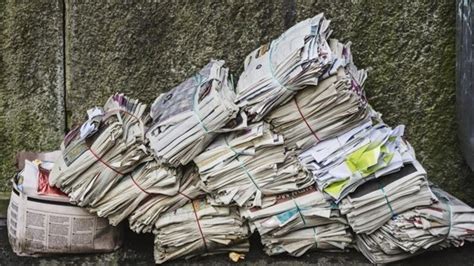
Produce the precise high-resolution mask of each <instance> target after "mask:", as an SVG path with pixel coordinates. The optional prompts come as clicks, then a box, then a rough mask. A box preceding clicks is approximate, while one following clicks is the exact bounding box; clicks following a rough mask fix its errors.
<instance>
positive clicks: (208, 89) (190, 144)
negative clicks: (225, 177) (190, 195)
mask: <svg viewBox="0 0 474 266" xmlns="http://www.w3.org/2000/svg"><path fill="white" fill-rule="evenodd" d="M223 66H224V61H218V60H211V62H210V63H209V64H207V65H206V66H205V67H204V68H203V69H201V71H199V73H197V74H196V75H195V76H193V77H191V78H188V79H187V80H186V81H184V82H183V83H181V84H179V85H178V86H177V87H175V88H173V89H172V90H170V91H169V92H167V93H163V94H161V95H160V96H159V97H158V98H157V99H156V100H155V102H154V103H153V105H152V107H151V112H150V115H151V117H152V118H153V123H152V126H151V128H150V129H149V130H148V131H147V134H146V137H147V138H148V140H149V141H150V147H151V149H152V150H153V151H154V153H155V155H156V157H157V158H158V159H159V160H160V161H161V162H165V163H169V164H171V165H173V166H178V165H186V164H187V163H189V162H190V161H191V160H192V159H194V157H196V156H197V155H198V154H199V153H200V152H202V151H203V150H204V149H205V148H206V146H207V145H208V144H209V143H210V142H211V141H212V139H213V138H214V137H215V136H216V133H218V132H222V131H227V130H234V129H236V128H239V127H240V126H245V125H246V117H245V115H244V116H242V115H238V112H239V108H238V107H237V106H236V105H235V104H234V99H235V94H234V91H233V84H231V82H230V81H229V80H228V75H229V74H228V69H227V68H224V67H223Z"/></svg>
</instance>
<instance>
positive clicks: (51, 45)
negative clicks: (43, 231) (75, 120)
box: [0, 1, 64, 191]
mask: <svg viewBox="0 0 474 266" xmlns="http://www.w3.org/2000/svg"><path fill="white" fill-rule="evenodd" d="M58 3H59V2H57V1H53V2H46V1H42V2H40V1H34V2H26V1H21V2H8V3H5V2H4V1H2V4H1V5H0V10H1V11H0V12H1V13H2V15H1V16H0V24H1V25H2V26H1V27H2V28H1V30H2V31H1V33H0V34H1V35H0V52H1V55H2V57H1V58H2V60H1V62H0V65H1V70H2V71H0V73H1V74H0V75H1V76H0V77H1V79H0V81H1V83H0V91H1V93H0V154H1V155H0V174H1V176H2V178H1V179H0V191H2V190H3V191H5V190H8V189H9V188H8V185H7V180H8V179H9V178H10V177H11V176H12V174H13V171H14V157H15V153H16V152H18V151H21V150H32V151H35V150H36V151H40V150H50V149H55V148H57V147H58V146H59V140H60V139H61V136H62V133H63V130H64V118H63V113H64V106H63V100H62V99H63V89H62V57H61V56H62V55H61V51H62V49H61V45H62V38H61V35H62V33H61V27H60V26H61V12H60V9H59V6H58Z"/></svg>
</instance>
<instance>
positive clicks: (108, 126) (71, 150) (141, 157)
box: [49, 94, 152, 206]
mask: <svg viewBox="0 0 474 266" xmlns="http://www.w3.org/2000/svg"><path fill="white" fill-rule="evenodd" d="M145 108H146V105H144V104H142V103H140V102H139V101H138V100H135V99H131V98H128V97H126V96H124V95H123V94H115V95H113V96H112V97H110V98H109V99H108V100H107V102H106V104H105V105H104V107H103V108H100V107H95V108H93V109H90V110H88V111H87V115H88V120H87V121H86V122H84V123H83V124H82V126H81V127H77V128H76V129H74V130H72V131H71V132H69V133H68V134H67V135H66V137H65V138H64V141H63V142H62V143H61V156H59V158H58V160H57V161H56V163H55V165H54V168H53V169H52V170H51V174H50V178H49V183H50V185H51V186H56V187H58V188H60V189H61V190H62V191H63V192H65V193H67V194H68V196H69V197H70V199H71V201H73V202H75V203H76V204H77V205H79V206H88V205H91V204H94V203H96V202H98V201H100V200H101V199H102V198H103V197H104V196H105V195H106V194H107V192H108V191H109V190H110V189H112V188H113V187H115V186H116V185H117V184H119V183H120V182H121V181H122V179H123V177H124V176H126V175H127V174H129V173H130V172H132V171H133V170H134V169H135V167H136V166H137V165H139V164H140V163H142V162H145V161H148V160H151V159H152V157H150V156H148V154H147V148H146V147H145V145H144V125H143V122H142V119H143V118H144V115H145V114H144V113H145Z"/></svg>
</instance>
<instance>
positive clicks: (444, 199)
mask: <svg viewBox="0 0 474 266" xmlns="http://www.w3.org/2000/svg"><path fill="white" fill-rule="evenodd" d="M441 198H442V199H443V201H444V204H446V205H447V206H448V212H449V220H448V222H449V228H448V233H447V234H446V238H445V239H448V237H449V235H450V234H451V229H452V228H453V211H452V209H451V205H450V204H449V199H448V198H447V197H444V196H443V197H441Z"/></svg>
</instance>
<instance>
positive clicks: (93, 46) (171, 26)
mask: <svg viewBox="0 0 474 266" xmlns="http://www.w3.org/2000/svg"><path fill="white" fill-rule="evenodd" d="M132 2H133V1H108V2H107V3H104V2H102V1H100V2H94V1H74V0H66V1H65V3H66V4H65V7H64V11H63V12H61V11H62V10H61V9H62V6H61V4H58V3H62V1H59V2H54V1H53V2H52V3H50V4H23V5H21V7H23V8H19V7H18V6H17V5H16V4H11V3H10V2H8V3H4V2H2V0H0V3H1V4H0V12H1V13H2V14H3V13H7V14H8V15H7V16H4V15H2V16H1V20H2V23H1V25H0V27H1V29H2V36H1V37H2V40H3V41H2V40H0V43H1V44H2V46H1V47H2V48H1V49H2V51H1V54H2V61H1V64H0V67H1V70H2V71H1V72H0V78H1V79H0V89H1V90H2V93H1V94H0V108H2V113H1V117H0V121H1V124H0V141H1V143H0V151H1V152H2V156H1V160H0V171H1V173H2V176H4V177H5V178H6V177H7V176H8V175H9V174H10V173H11V161H12V160H11V156H12V155H13V154H14V152H16V151H17V150H20V149H42V150H46V149H51V148H54V147H57V146H58V145H59V141H58V140H59V138H60V136H61V134H62V129H63V128H64V127H65V126H66V123H67V124H68V126H70V125H71V124H73V123H77V122H80V121H81V119H82V118H83V116H84V114H85V110H87V109H88V108H90V107H91V106H93V105H101V104H103V102H104V101H105V100H106V99H107V97H108V96H109V95H110V94H112V93H114V92H116V91H119V92H125V93H128V94H131V95H132V96H135V97H138V98H140V99H141V100H143V101H146V102H148V103H151V102H152V101H153V99H154V98H155V97H156V96H157V95H158V94H159V93H160V92H161V91H165V90H168V89H170V88H172V87H173V86H174V85H176V84H178V83H179V82H180V81H182V80H184V79H185V78H186V77H187V76H189V75H191V74H192V73H194V72H195V71H196V70H198V69H199V68H200V67H201V66H202V65H204V64H205V63H206V62H207V61H208V60H209V59H211V58H219V59H224V60H226V61H227V63H228V66H229V67H230V68H231V70H232V72H233V73H234V74H235V76H237V77H238V74H240V72H241V71H242V61H243V59H244V58H245V56H246V54H248V53H249V52H250V51H252V50H253V49H255V48H257V47H258V46H259V44H262V43H265V42H268V41H270V40H271V39H272V38H275V37H276V36H278V35H279V34H281V33H282V32H283V31H284V30H285V29H287V28H288V27H290V26H291V25H293V24H294V23H295V22H297V21H300V20H303V19H305V18H307V17H310V16H313V15H315V14H317V13H319V12H324V13H325V14H326V16H327V17H328V18H330V19H332V28H333V29H334V34H333V36H334V37H337V38H339V39H341V40H344V41H349V40H350V41H351V42H352V43H353V46H352V48H353V53H354V57H355V61H356V63H357V64H358V66H359V67H363V68H368V69H369V78H368V80H367V83H366V90H367V94H368V96H369V100H370V103H371V104H372V105H373V106H374V107H375V108H376V109H377V110H378V111H380V112H381V113H382V114H383V115H384V118H385V120H386V122H387V123H389V124H390V125H393V126H395V125H397V124H405V125H406V126H407V128H406V137H407V139H408V140H409V141H410V142H411V143H412V145H413V146H414V147H415V150H416V152H417V155H418V158H419V159H420V161H421V162H422V163H423V165H424V166H425V167H426V168H427V170H428V173H429V176H430V178H431V180H433V181H434V182H436V183H438V184H439V185H440V186H442V187H443V188H445V189H446V190H448V191H450V192H452V193H453V194H455V195H457V196H459V197H461V198H462V199H464V200H466V201H468V202H470V203H474V184H470V183H471V180H473V178H474V175H473V173H472V172H471V171H470V170H469V169H468V167H467V166H466V164H465V162H464V161H463V159H462V156H461V153H460V149H459V144H458V141H457V137H456V116H455V80H454V78H455V73H454V67H455V27H456V25H455V15H456V6H455V3H454V1H448V0H443V1H409V0H404V1H381V0H379V1H368V0H367V1H363V0H353V1H347V0H337V1H293V0H287V1H237V0H235V1H231V0H228V1H209V0H208V1H141V2H139V3H136V2H133V3H132ZM33 6H34V7H33ZM46 17H47V18H46ZM63 19H64V23H65V24H64V25H65V31H64V43H65V47H64V48H65V55H64V57H61V56H59V57H56V55H58V53H59V55H61V51H62V48H63V47H62V42H61V41H60V40H61V37H62V35H61V30H60V29H61V26H62V20H63ZM4 21H5V22H4ZM58 38H59V39H58ZM54 40H56V41H54ZM7 43H13V44H15V45H16V46H17V47H19V48H18V49H17V50H12V48H11V47H10V48H8V47H9V46H8V45H7ZM58 51H59V52H58ZM11 58H19V59H21V60H15V59H11ZM61 58H65V65H66V67H65V73H66V74H65V75H66V76H65V79H66V80H65V81H66V87H65V88H64V86H63V85H62V82H61V78H62V76H61V73H62V63H63V62H62V61H61ZM46 59H51V60H46ZM53 59H54V60H53ZM32 64H33V65H36V67H32ZM5 69H9V70H8V71H5ZM12 71H13V72H12ZM15 71H16V72H15ZM40 71H41V72H40ZM3 72H8V73H9V74H2V73H3ZM44 73H47V75H45V74H44ZM45 77H48V78H47V79H46V78H45ZM45 80H47V81H48V82H49V83H45V82H46V81H45ZM38 84H41V86H39V85H38ZM38 88H42V89H38ZM64 91H66V94H65V96H66V97H65V101H63V99H64V97H63V96H64V95H63V94H61V93H62V92H64ZM27 95H28V97H26V96H27ZM31 97H34V98H35V99H38V100H39V101H36V102H31V101H30V98H31ZM11 98H13V99H14V101H13V105H12V104H9V103H8V102H9V99H11ZM38 102H40V103H41V106H42V107H41V108H37V106H38V105H37V104H38ZM64 106H65V109H64ZM5 107H9V108H5ZM61 108H63V109H61ZM39 109H41V111H38V110H39ZM46 109H47V110H46ZM30 114H33V115H32V116H33V119H32V120H33V121H31V119H30V120H25V117H29V116H31V115H30ZM66 120H67V121H66ZM4 121H5V122H8V123H4ZM3 189H5V187H4V188H3Z"/></svg>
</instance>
